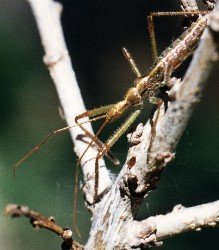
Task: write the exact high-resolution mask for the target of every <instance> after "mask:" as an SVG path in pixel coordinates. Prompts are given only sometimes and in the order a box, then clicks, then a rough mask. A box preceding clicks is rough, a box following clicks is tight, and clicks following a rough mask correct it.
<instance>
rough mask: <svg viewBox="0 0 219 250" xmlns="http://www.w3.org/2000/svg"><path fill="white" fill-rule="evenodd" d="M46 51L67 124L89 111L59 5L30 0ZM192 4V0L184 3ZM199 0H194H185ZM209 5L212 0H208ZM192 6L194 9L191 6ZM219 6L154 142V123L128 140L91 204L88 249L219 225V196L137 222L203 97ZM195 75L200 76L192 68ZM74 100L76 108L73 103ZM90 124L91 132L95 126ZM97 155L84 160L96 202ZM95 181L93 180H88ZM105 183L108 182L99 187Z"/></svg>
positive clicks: (214, 55) (160, 116)
mask: <svg viewBox="0 0 219 250" xmlns="http://www.w3.org/2000/svg"><path fill="white" fill-rule="evenodd" d="M28 1H29V3H30V5H31V7H32V9H33V12H34V15H35V18H36V21H37V25H38V29H39V32H40V35H41V39H42V43H43V46H44V48H45V51H46V55H45V57H44V62H45V63H46V65H47V66H48V68H49V71H50V74H51V77H52V78H53V80H54V83H55V85H56V88H57V92H58V95H59V98H60V101H61V104H62V107H63V109H64V112H65V117H66V121H67V123H68V124H69V125H72V124H73V123H74V117H75V116H76V115H78V114H80V113H82V112H84V111H85V108H84V105H83V101H82V98H81V95H80V91H79V89H78V86H77V84H76V80H75V75H74V72H73V70H72V66H71V62H70V58H69V55H68V51H67V48H66V45H65V42H64V38H63V32H62V28H61V23H60V13H61V8H60V5H59V4H58V3H57V2H54V1H52V0H28ZM184 2H186V1H184ZM187 2H190V4H193V2H194V1H187ZM208 2H211V1H208ZM190 7H191V6H190ZM218 9H219V4H217V10H216V11H215V12H214V13H212V14H211V15H210V21H209V28H208V29H207V30H206V32H205V35H204V36H203V38H202V41H201V43H200V46H199V47H198V49H197V50H196V52H195V54H194V57H193V60H192V63H191V64H190V67H189V69H188V70H187V73H186V75H185V77H184V79H183V81H182V82H180V81H177V82H176V83H175V86H174V89H172V90H171V92H172V93H175V97H176V99H175V101H173V102H171V103H170V104H169V107H168V110H167V112H164V107H163V106H161V108H160V109H159V110H157V112H156V113H155V114H154V118H153V119H154V121H155V120H157V122H156V130H155V131H156V133H154V134H153V140H151V135H152V133H151V124H150V121H148V122H147V124H146V125H145V126H144V127H142V126H139V127H138V131H137V132H136V133H135V134H134V135H133V136H132V137H130V142H131V143H133V146H132V147H131V148H130V150H129V152H128V155H127V160H126V163H125V164H124V166H123V167H122V169H121V172H120V174H119V176H118V177H117V179H116V181H115V182H114V184H113V185H112V188H111V189H110V191H109V192H108V193H107V194H105V195H104V196H103V198H102V200H101V201H100V202H99V203H97V204H95V205H94V206H93V222H92V228H91V231H90V238H89V239H88V242H87V244H86V246H85V248H87V249H133V248H135V249H136V248H140V247H143V246H144V247H149V246H151V245H157V246H158V245H160V244H161V243H160V241H161V240H163V239H165V238H167V237H172V236H174V235H176V234H179V233H183V232H186V231H192V230H196V231H199V230H200V229H201V228H202V227H211V226H217V225H218V223H219V201H215V202H212V203H209V204H204V205H200V206H196V207H191V208H184V207H182V206H177V207H175V209H174V210H173V211H172V212H171V213H169V214H166V215H157V216H154V217H149V218H147V219H146V220H143V221H136V220H135V214H136V213H137V211H138V208H139V206H140V204H141V202H142V200H143V199H144V198H145V197H147V196H148V194H149V193H150V192H151V191H152V190H153V189H155V188H156V186H157V184H158V182H159V179H160V177H161V174H162V172H163V170H164V167H165V166H166V164H167V163H168V162H170V161H171V160H172V159H173V158H174V156H175V153H174V150H175V148H176V145H177V143H178V141H179V139H180V137H181V135H182V133H183V131H184V129H185V127H186V125H187V123H188V120H189V118H190V116H191V114H192V112H193V111H194V108H195V107H196V104H197V103H198V102H199V100H200V93H201V92H202V90H203V87H204V85H205V84H206V83H207V81H208V76H209V74H210V72H211V70H212V68H213V66H214V65H215V61H216V60H218V43H217V39H215V38H216V36H218V32H219V10H218ZM194 72H195V73H194ZM74 104H75V105H74ZM87 128H88V129H89V130H90V131H91V127H90V125H87ZM81 133H82V132H81V131H80V129H79V128H74V129H72V130H71V136H72V139H73V141H74V143H75V151H76V153H77V154H78V156H80V155H81V154H82V153H83V151H84V149H85V148H86V144H84V143H82V142H81V141H79V140H77V136H78V135H79V134H81ZM96 154H97V152H96V151H95V150H94V149H93V148H90V150H89V152H88V153H86V154H85V157H84V158H83V161H82V165H83V171H84V181H85V182H86V187H87V188H86V190H85V195H86V200H87V201H89V202H91V203H92V201H93V191H94V188H93V186H94V160H93V161H90V160H89V159H90V158H93V159H94V158H95V157H96ZM103 164H104V163H103V162H102V161H101V163H100V166H101V168H100V185H99V188H101V191H103V190H107V189H108V188H109V187H110V186H111V180H110V177H109V173H108V172H107V170H106V168H105V167H102V166H103ZM88 179H89V183H88V182H87V181H88ZM101 183H102V184H101Z"/></svg>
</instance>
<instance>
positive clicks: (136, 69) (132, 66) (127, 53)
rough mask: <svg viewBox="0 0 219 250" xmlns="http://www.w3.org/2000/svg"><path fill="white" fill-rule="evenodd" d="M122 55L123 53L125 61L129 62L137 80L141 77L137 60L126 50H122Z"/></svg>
mask: <svg viewBox="0 0 219 250" xmlns="http://www.w3.org/2000/svg"><path fill="white" fill-rule="evenodd" d="M122 53H123V55H124V57H125V59H126V60H127V61H128V63H129V65H130V67H131V69H132V71H133V72H134V74H135V75H136V76H137V78H139V77H141V73H140V71H139V69H138V67H137V64H136V63H135V60H134V58H133V57H132V55H131V53H130V52H129V51H128V50H127V49H126V48H122Z"/></svg>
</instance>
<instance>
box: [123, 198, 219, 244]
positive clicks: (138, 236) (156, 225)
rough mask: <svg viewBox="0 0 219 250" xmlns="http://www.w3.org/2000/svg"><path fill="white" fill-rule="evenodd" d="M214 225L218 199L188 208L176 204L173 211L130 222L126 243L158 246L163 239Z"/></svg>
mask: <svg viewBox="0 0 219 250" xmlns="http://www.w3.org/2000/svg"><path fill="white" fill-rule="evenodd" d="M215 226H219V201H215V202H212V203H207V204H203V205H199V206H195V207H190V208H185V207H183V206H182V205H176V206H175V207H174V208H173V211H172V212H170V213H168V214H166V215H157V216H153V217H149V218H147V219H146V220H143V221H134V223H133V222H131V223H130V228H129V230H128V240H127V242H129V243H127V244H129V245H130V246H131V247H132V248H134V247H136V246H140V245H141V244H144V245H146V244H147V245H156V246H160V245H161V244H162V242H161V240H163V239H166V238H169V237H173V236H175V235H177V234H181V233H185V232H188V231H197V232H198V231H201V229H202V228H206V227H215Z"/></svg>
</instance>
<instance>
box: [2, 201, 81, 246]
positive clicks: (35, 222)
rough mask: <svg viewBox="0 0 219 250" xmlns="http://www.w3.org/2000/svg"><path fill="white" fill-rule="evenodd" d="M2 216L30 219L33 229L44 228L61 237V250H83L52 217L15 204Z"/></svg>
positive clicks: (7, 208) (69, 233)
mask: <svg viewBox="0 0 219 250" xmlns="http://www.w3.org/2000/svg"><path fill="white" fill-rule="evenodd" d="M4 214H5V215H6V216H10V217H12V218H14V217H21V216H25V217H27V218H29V219H30V223H31V225H32V226H33V227H34V228H35V229H39V228H45V229H48V230H49V231H52V232H54V233H56V234H57V235H59V236H61V237H62V238H63V240H64V242H63V243H62V249H63V250H64V249H65V250H67V249H68V250H71V249H72V250H73V249H78V250H80V249H83V246H81V245H80V244H79V243H78V242H76V241H74V240H73V239H72V231H71V230H70V229H68V228H62V227H60V226H59V225H58V224H56V223H55V219H54V218H53V217H49V218H46V217H44V216H43V215H41V214H40V213H38V212H35V211H33V210H30V209H29V208H28V207H26V206H21V205H16V204H9V205H7V207H6V208H5V211H4Z"/></svg>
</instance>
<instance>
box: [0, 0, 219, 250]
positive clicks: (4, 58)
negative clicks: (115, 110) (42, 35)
mask: <svg viewBox="0 0 219 250" xmlns="http://www.w3.org/2000/svg"><path fill="white" fill-rule="evenodd" d="M60 2H62V3H63V7H64V11H63V16H62V22H63V28H64V33H65V38H66V42H67V45H68V48H69V51H70V55H71V58H72V61H73V65H74V69H75V71H76V75H77V78H78V82H79V84H80V87H81V91H82V94H83V97H84V100H85V103H86V106H87V108H89V109H91V108H93V107H98V106H100V105H104V104H109V103H114V102H116V101H118V100H120V99H121V98H122V97H123V94H124V92H125V90H126V89H127V88H128V87H129V86H130V84H131V83H132V81H133V79H134V77H133V74H132V72H131V70H130V69H129V66H128V64H127V62H126V61H125V60H124V58H123V57H122V54H121V48H122V47H123V46H126V47H127V48H128V49H129V50H130V51H131V52H132V54H133V56H134V58H135V59H136V61H137V63H138V65H139V67H140V69H142V72H146V71H147V70H148V68H149V67H150V65H151V63H152V60H151V52H150V41H149V38H148V32H147V28H146V27H147V24H146V17H147V15H148V13H149V12H150V11H158V10H160V11H165V10H169V11H170V10H179V8H180V7H179V6H180V4H179V1H174V0H172V1H171V0H166V1H164V0H138V1H135V0H132V1H131V0H119V1H116V0H110V1H105V0H93V1H90V0H83V1H82V0H75V1H73V0H65V1H64V0H63V1H60ZM199 2H201V1H199ZM200 6H201V7H202V8H203V5H201V4H200ZM182 20H183V19H182V18H179V17H177V18H175V17H165V18H159V19H156V30H157V32H156V35H157V38H158V46H159V51H160V52H161V51H162V50H163V49H164V48H165V47H166V46H168V45H169V44H170V42H171V41H172V40H173V39H174V37H175V38H176V37H177V36H178V35H179V34H180V33H181V32H182ZM0 36H1V38H0V88H1V90H0V116H1V123H0V134H1V140H0V211H1V215H0V249H6V250H14V249H24V250H27V249H34V250H35V249H60V244H61V239H59V238H58V237H57V236H56V235H55V234H53V233H50V232H48V231H46V230H40V231H37V232H36V231H35V230H34V229H33V228H32V227H31V226H30V224H29V223H28V221H27V219H25V218H22V219H14V220H12V219H9V218H5V217H4V216H3V209H4V207H5V206H6V204H8V203H19V204H26V205H28V206H29V207H30V208H32V209H34V210H37V211H40V212H41V213H42V214H44V215H46V216H50V215H53V216H54V217H55V218H56V221H57V222H58V223H59V224H60V225H62V226H64V227H71V226H72V212H73V209H72V203H73V194H72V192H73V185H74V171H75V164H76V157H75V154H74V153H73V145H72V142H71V139H70V136H69V134H68V133H66V134H65V135H60V136H57V137H56V138H54V139H53V140H52V141H50V143H48V144H47V145H46V146H44V147H43V149H42V150H41V151H40V152H39V153H38V154H36V155H34V156H33V157H31V159H29V160H28V162H26V163H25V164H24V165H22V167H21V168H20V169H19V170H18V171H17V175H16V178H15V179H13V178H12V165H13V164H14V163H15V162H16V161H17V160H18V159H19V157H20V156H22V155H23V153H25V152H26V151H28V150H30V149H31V148H32V147H33V146H34V145H35V144H36V143H37V142H39V141H40V140H41V139H42V138H43V137H44V136H45V135H47V134H48V132H50V131H51V130H54V129H56V128H60V127H63V126H65V123H64V121H63V120H62V119H61V118H60V115H59V112H58V107H59V106H60V104H59V101H58V98H57V94H56V92H55V89H54V86H53V83H52V80H51V79H50V76H49V74H48V71H47V69H46V68H45V67H44V65H43V62H42V57H43V54H44V53H43V49H42V46H41V43H40V40H39V35H38V31H37V28H36V25H35V21H34V18H33V15H32V12H31V9H30V7H29V5H28V3H27V1H25V0H20V1H17V0H5V1H4V0H0ZM187 65H188V62H186V63H185V64H184V65H183V66H182V67H181V70H178V71H177V76H183V73H184V71H185V69H186V66H187ZM218 76H219V75H218V72H217V70H216V69H215V71H214V73H213V74H212V77H211V81H209V84H208V86H207V87H206V89H205V90H206V91H205V93H204V96H203V98H202V102H201V103H200V104H199V105H198V107H197V109H196V112H195V113H194V115H193V117H192V119H191V121H190V123H189V126H188V127H187V129H186V131H185V133H184V135H183V137H182V139H181V141H180V143H179V145H178V147H177V150H176V152H177V154H176V159H175V160H174V162H173V163H172V164H171V165H169V166H168V168H167V169H166V171H165V172H164V174H163V178H162V180H161V181H160V184H159V188H158V189H157V190H156V191H155V192H154V193H152V194H151V195H150V197H149V198H148V199H147V200H146V201H145V203H144V205H143V206H142V208H141V211H140V213H139V218H145V217H146V216H149V215H156V214H159V213H166V212H168V211H170V210H171V209H172V208H173V206H174V205H176V204H179V203H181V204H183V205H184V206H194V205H198V204H202V203H207V202H211V201H215V200H217V199H218V178H219V168H218V162H219V156H218V148H219V112H218V104H219V98H218V96H219V87H218V82H217V81H218ZM72 105H75V104H74V103H73V104H72ZM150 109H151V105H148V104H147V105H146V109H145V112H144V114H143V115H142V117H141V118H140V119H139V121H140V122H146V121H147V119H148V115H149V113H150ZM118 125H119V124H118V123H117V124H115V125H113V126H112V127H111V131H112V130H113V129H115V128H116V127H117V126H118ZM105 137H106V135H105ZM113 151H114V152H116V155H117V157H118V158H119V159H120V160H121V161H122V162H124V160H125V156H126V151H127V141H126V136H123V138H122V139H121V140H120V141H119V142H118V143H117V144H116V145H115V147H114V150H113ZM112 171H113V169H112ZM78 214H79V227H80V228H81V230H82V234H83V242H85V241H86V239H87V237H88V232H89V226H90V214H89V213H88V212H87V210H86V209H85V208H84V206H83V199H82V198H80V207H79V211H78ZM218 233H219V230H218V229H205V230H203V231H201V232H198V233H197V232H191V233H187V234H184V235H180V236H177V237H174V238H173V239H169V240H166V241H165V242H164V246H163V249H218V245H219V237H218Z"/></svg>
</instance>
